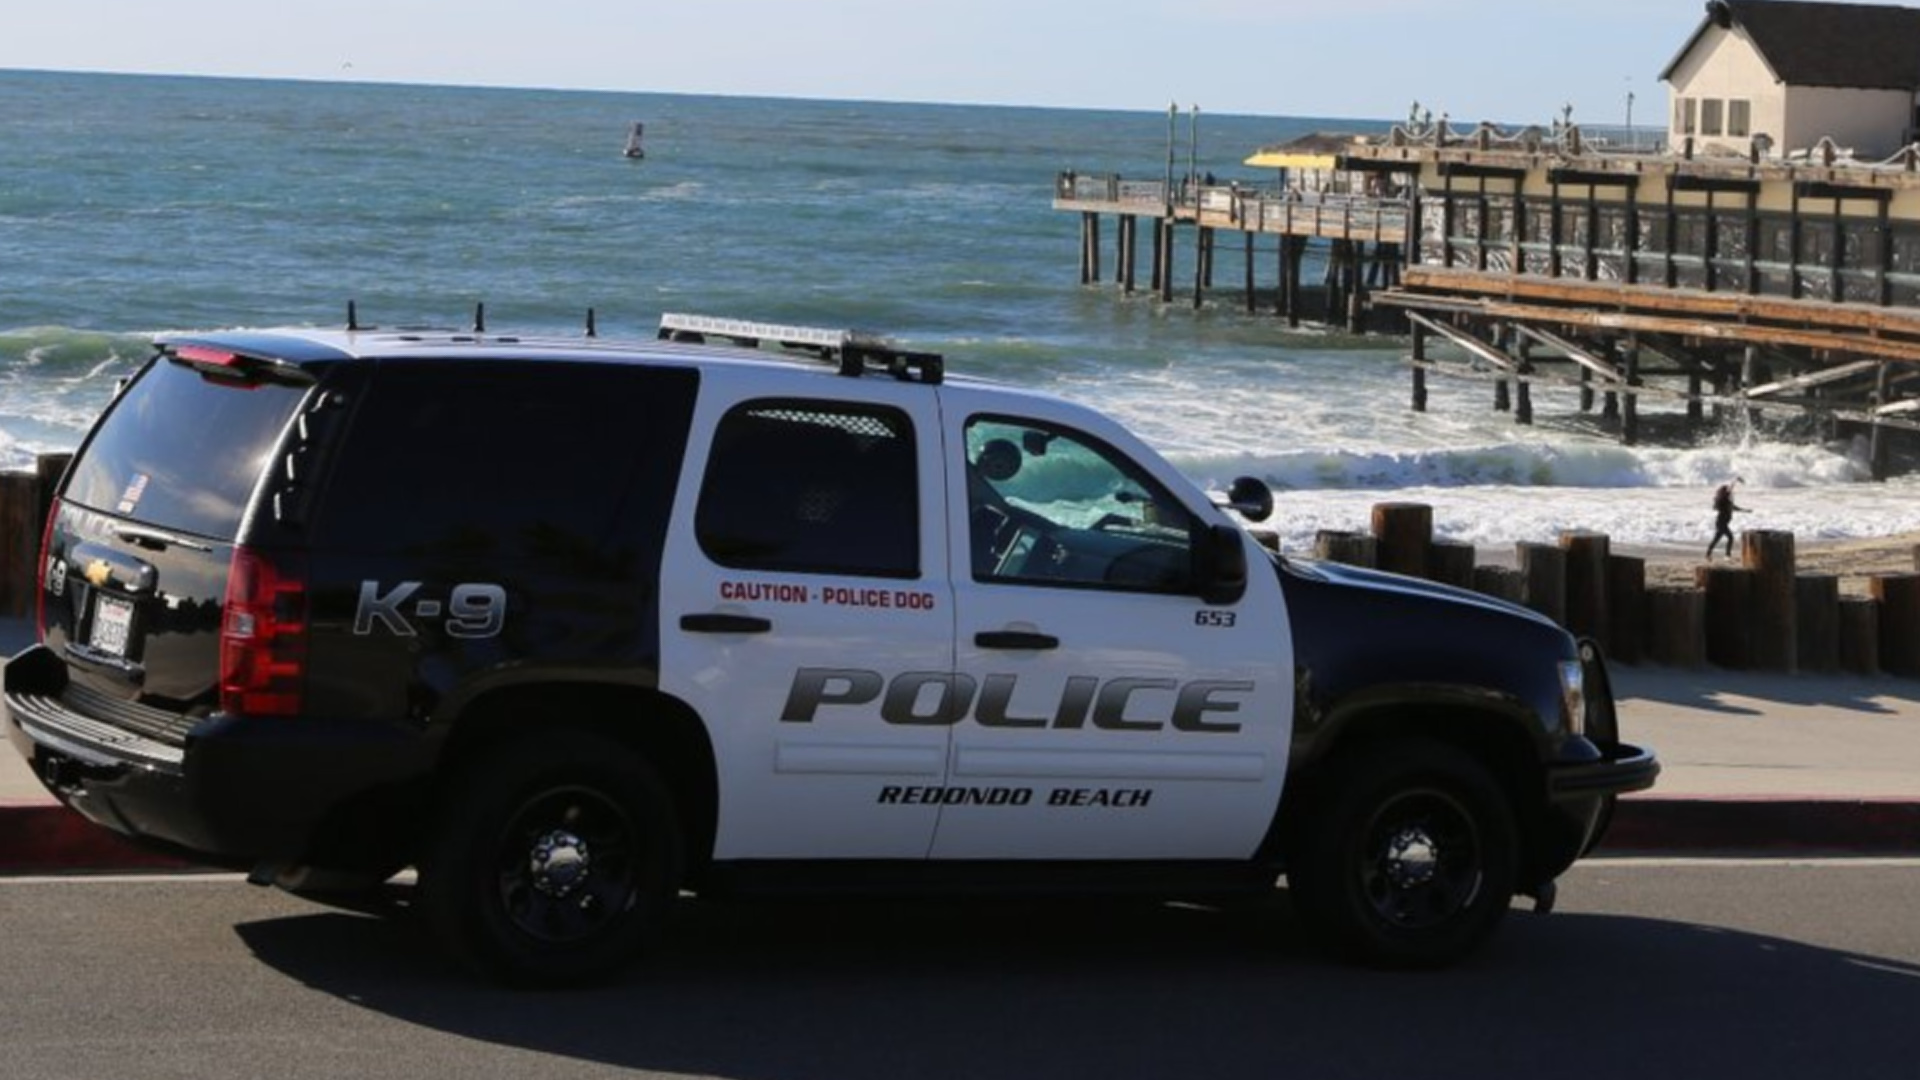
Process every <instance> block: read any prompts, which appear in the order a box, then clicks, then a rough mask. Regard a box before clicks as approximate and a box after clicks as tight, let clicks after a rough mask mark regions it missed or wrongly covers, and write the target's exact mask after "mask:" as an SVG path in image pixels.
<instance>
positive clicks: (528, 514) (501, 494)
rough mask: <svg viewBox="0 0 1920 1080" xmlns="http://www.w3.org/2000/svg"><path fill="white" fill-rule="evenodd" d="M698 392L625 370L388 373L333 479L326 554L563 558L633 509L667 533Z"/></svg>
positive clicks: (319, 526) (321, 539) (323, 525)
mask: <svg viewBox="0 0 1920 1080" xmlns="http://www.w3.org/2000/svg"><path fill="white" fill-rule="evenodd" d="M696 387H697V380H696V376H695V375H694V373H693V372H691V371H686V370H679V369H655V368H649V367H640V366H636V365H625V364H604V365H600V364H557V363H552V362H546V363H543V362H539V361H515V360H508V359H498V360H488V361H481V362H461V361H445V362H435V361H430V360H421V361H418V362H416V363H403V364H389V365H386V366H384V367H383V368H382V369H381V370H380V372H379V374H378V375H377V377H376V378H375V379H374V381H373V386H372V389H371V392H370V393H369V394H367V395H366V400H365V401H363V402H362V403H361V405H360V407H359V409H358V411H357V412H356V414H355V417H354V421H353V431H352V434H351V436H350V437H349V438H348V439H347V440H346V441H345V443H344V444H343V445H342V447H341V450H340V455H339V460H338V463H337V465H336V466H335V468H334V472H333V475H332V477H331V479H329V480H328V482H327V495H326V502H325V505H324V508H323V511H322V512H321V513H320V515H319V520H318V521H317V522H316V524H315V531H314V542H315V545H316V546H318V547H322V548H327V549H331V550H339V551H395V552H405V553H409V554H414V555H432V556H435V557H438V558H448V557H451V556H454V555H457V554H466V555H471V556H476V557H482V558H485V559H487V560H489V561H494V562H500V561H506V560H531V561H546V562H553V561H564V560H566V559H568V558H575V557H579V556H580V555H581V554H582V553H584V552H588V551H591V550H593V549H594V547H595V545H597V544H598V543H599V542H600V540H601V538H602V537H603V536H604V535H606V533H607V532H608V530H609V528H610V527H611V526H612V524H613V522H614V519H615V517H616V515H617V514H619V513H620V512H621V511H622V509H623V508H625V507H627V506H628V505H630V503H629V500H638V502H639V505H640V506H641V507H643V508H644V513H643V516H644V517H645V518H646V519H647V521H646V525H645V530H646V532H647V533H648V535H649V536H650V537H657V536H664V535H665V532H666V526H667V516H668V514H669V513H670V511H671V507H672V502H673V488H674V485H675V484H676V483H677V482H678V480H679V476H680V457H681V454H682V452H683V451H684V449H685V446H686V438H687V434H686V433H687V424H688V421H689V418H690V417H691V416H692V414H693V396H694V392H695V390H696ZM650 543H651V541H650Z"/></svg>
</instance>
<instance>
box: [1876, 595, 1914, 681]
mask: <svg viewBox="0 0 1920 1080" xmlns="http://www.w3.org/2000/svg"><path fill="white" fill-rule="evenodd" d="M1867 591H1868V593H1869V594H1870V595H1871V596H1872V597H1873V599H1874V600H1875V601H1877V602H1878V603H1879V605H1880V667H1881V669H1882V670H1884V671H1887V672H1889V673H1891V674H1894V675H1920V573H1914V574H1875V575H1873V577H1871V578H1869V579H1868V580H1867Z"/></svg>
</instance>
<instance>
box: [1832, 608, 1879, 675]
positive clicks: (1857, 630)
mask: <svg viewBox="0 0 1920 1080" xmlns="http://www.w3.org/2000/svg"><path fill="white" fill-rule="evenodd" d="M1840 670H1842V671H1845V672H1847V673H1849V674H1852V675H1878V674H1880V605H1879V604H1878V603H1876V602H1874V600H1873V599H1872V598H1870V597H1865V596H1842V597H1841V598H1840Z"/></svg>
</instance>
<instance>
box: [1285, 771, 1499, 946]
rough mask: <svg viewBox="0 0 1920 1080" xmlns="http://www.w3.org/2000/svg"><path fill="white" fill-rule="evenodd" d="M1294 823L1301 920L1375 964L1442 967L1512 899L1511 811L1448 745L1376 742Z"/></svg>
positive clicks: (1294, 886) (1293, 883)
mask: <svg viewBox="0 0 1920 1080" xmlns="http://www.w3.org/2000/svg"><path fill="white" fill-rule="evenodd" d="M1321 791H1322V792H1323V793H1324V794H1323V795H1322V797H1320V798H1318V799H1315V800H1313V801H1312V802H1310V803H1309V804H1308V805H1307V806H1305V807H1303V808H1302V809H1303V811H1304V812H1305V813H1306V814H1307V815H1308V817H1307V818H1306V819H1304V820H1301V821H1298V822H1296V823H1295V824H1296V827H1297V829H1298V832H1297V833H1296V835H1299V836H1301V837H1302V840H1301V842H1300V843H1299V844H1297V845H1296V850H1295V852H1294V853H1293V855H1294V857H1293V859H1292V861H1291V863H1290V866H1289V870H1288V875H1287V886H1288V891H1289V892H1290V893H1291V894H1292V895H1293V897H1294V900H1295V903H1296V905H1297V906H1298V907H1299V908H1300V910H1301V913H1302V915H1303V916H1304V917H1305V918H1306V920H1307V921H1308V923H1309V925H1310V926H1312V927H1313V928H1314V929H1316V930H1317V931H1319V932H1320V933H1322V934H1324V935H1326V936H1327V937H1328V938H1330V939H1331V940H1332V942H1333V943H1334V945H1335V946H1336V947H1337V948H1339V949H1340V950H1341V951H1342V952H1343V953H1345V954H1346V955H1348V956H1350V957H1352V958H1353V959H1356V960H1359V961H1361V962H1363V963H1368V964H1373V965H1377V966H1382V967H1442V966H1445V965H1448V964H1452V963H1455V962H1457V961H1458V960H1460V959H1461V958H1463V957H1465V956H1466V955H1467V954H1468V953H1470V952H1471V951H1472V950H1473V949H1474V948H1475V947H1476V946H1478V945H1479V944H1480V943H1481V942H1482V941H1483V940H1485V938H1486V937H1487V936H1488V935H1489V934H1491V933H1492V932H1493V930H1494V928H1495V927H1496V926H1498V925H1499V923H1500V920H1501V918H1502V917H1503V916H1505V914H1506V911H1507V908H1508V906H1509V905H1510V904H1511V902H1512V898H1513V890H1514V882H1515V880H1516V877H1517V870H1516V867H1517V865H1518V846H1519V842H1518V831H1517V830H1516V828H1515V826H1514V820H1513V810H1512V808H1511V806H1510V805H1509V804H1508V802H1507V799H1506V797H1505V795H1504V794H1503V793H1502V792H1501V790H1500V788H1499V786H1498V785H1496V784H1495V783H1494V782H1493V780H1492V778H1491V777H1489V776H1488V774H1487V771H1486V769H1485V768H1483V767H1482V766H1481V765H1480V764H1479V763H1478V762H1476V761H1475V760H1474V759H1473V758H1471V757H1469V756H1467V755H1466V754H1464V753H1462V752H1461V751H1459V750H1456V749H1454V748H1453V747H1450V746H1446V745H1443V744H1440V743H1434V742H1427V741H1424V740H1422V741H1410V742H1403V743H1396V744H1382V745H1378V746H1375V747H1372V748H1369V749H1368V750H1367V751H1366V752H1365V756H1362V757H1358V758H1355V759H1353V760H1350V761H1348V762H1346V763H1345V764H1344V765H1343V766H1341V767H1338V768H1336V770H1335V772H1334V773H1333V775H1331V776H1330V777H1328V782H1327V783H1326V784H1325V785H1324V786H1323V787H1322V788H1321Z"/></svg>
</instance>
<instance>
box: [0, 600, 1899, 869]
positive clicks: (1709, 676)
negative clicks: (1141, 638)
mask: <svg viewBox="0 0 1920 1080" xmlns="http://www.w3.org/2000/svg"><path fill="white" fill-rule="evenodd" d="M32 640H33V638H32V632H31V630H30V629H29V628H28V626H27V624H26V622H25V621H24V620H20V619H0V656H11V655H13V654H14V653H15V652H18V651H19V650H20V649H22V648H25V647H26V646H27V645H29V644H31V643H32ZM1613 679H1614V692H1615V694H1616V695H1617V697H1618V699H1619V703H1620V716H1621V731H1622V736H1623V737H1624V738H1625V739H1626V741H1628V742H1631V743H1635V744H1639V745H1643V746H1650V747H1652V748H1653V749H1654V750H1655V752H1656V753H1658V754H1659V757H1660V761H1661V767H1662V771H1661V774H1660V782H1659V784H1658V785H1657V786H1656V787H1655V788H1654V789H1653V790H1651V791H1647V792H1641V793H1638V794H1635V795H1631V796H1628V797H1627V798H1625V799H1622V800H1621V802H1620V807H1619V811H1618V813H1617V814H1616V815H1615V819H1614V823H1613V827H1612V829H1611V830H1610V831H1609V832H1608V835H1607V839H1606V842H1605V843H1604V845H1603V847H1602V852H1603V853H1609V854H1685V853H1707V852H1714V853H1753V852H1758V853H1769V854H1781V855H1789V854H1807V855H1813V854H1856V855H1866V854H1920V681H1916V680H1913V679H1897V678H1872V679H1869V678H1860V677H1828V676H1794V675H1770V674H1750V673H1741V672H1726V671H1714V670H1707V671H1676V670H1672V669H1665V668H1651V667H1639V668H1627V667H1622V668H1617V669H1615V670H1614V672H1613ZM178 865H179V864H177V863H174V862H171V861H169V860H166V859H160V858H157V857H155V856H152V855H149V854H146V853H144V852H140V851H138V850H137V849H135V848H133V847H132V846H131V845H128V844H126V843H125V842H123V841H121V840H119V839H118V838H117V837H115V836H114V835H113V834H111V833H109V832H107V831H106V830H105V829H102V828H99V827H97V826H95V825H93V824H91V823H89V822H87V821H85V820H84V819H82V818H81V817H80V816H79V815H78V814H75V813H73V812H71V811H69V810H67V809H66V808H64V807H62V806H60V805H59V804H58V803H57V802H55V801H54V800H53V798H52V796H50V795H48V794H47V793H46V791H45V789H44V788H42V787H41V786H40V783H39V781H38V780H37V779H35V778H34V776H33V775H32V773H31V771H30V770H29V769H28V767H27V764H26V762H24V761H22V760H21V759H20V756H19V755H18V754H17V753H15V752H14V750H13V748H12V746H11V745H10V744H6V745H0V874H19V873H49V872H64V871H82V870H85V871H110V870H125V869H138V868H146V867H156V866H178Z"/></svg>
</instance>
